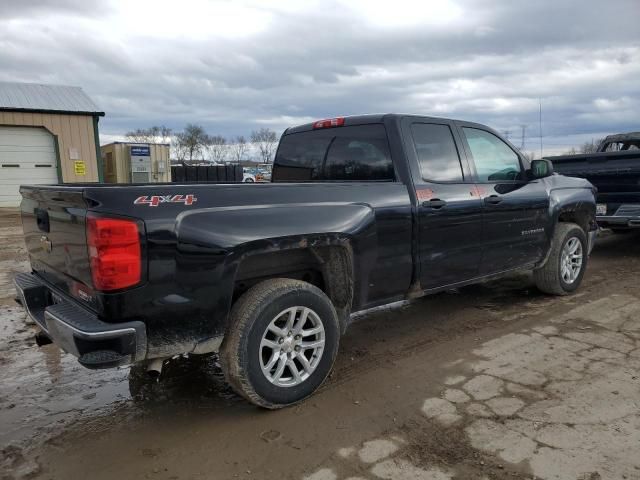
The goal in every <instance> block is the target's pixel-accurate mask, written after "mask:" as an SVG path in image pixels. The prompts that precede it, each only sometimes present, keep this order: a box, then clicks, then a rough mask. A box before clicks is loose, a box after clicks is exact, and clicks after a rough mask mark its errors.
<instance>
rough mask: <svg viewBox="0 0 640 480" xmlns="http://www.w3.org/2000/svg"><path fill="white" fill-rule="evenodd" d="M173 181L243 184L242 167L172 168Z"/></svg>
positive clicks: (193, 166) (202, 166)
mask: <svg viewBox="0 0 640 480" xmlns="http://www.w3.org/2000/svg"><path fill="white" fill-rule="evenodd" d="M171 181H172V182H176V183H188V182H242V167H241V166H240V165H211V166H209V165H187V166H183V165H175V166H172V167H171Z"/></svg>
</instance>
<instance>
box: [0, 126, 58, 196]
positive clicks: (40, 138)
mask: <svg viewBox="0 0 640 480" xmlns="http://www.w3.org/2000/svg"><path fill="white" fill-rule="evenodd" d="M35 183H40V184H47V183H58V173H57V169H56V149H55V143H54V141H53V135H51V134H50V133H49V132H47V131H46V130H45V129H44V128H35V127H0V207H17V206H18V205H20V191H19V188H20V185H25V184H35Z"/></svg>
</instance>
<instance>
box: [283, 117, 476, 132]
mask: <svg viewBox="0 0 640 480" xmlns="http://www.w3.org/2000/svg"><path fill="white" fill-rule="evenodd" d="M389 117H395V118H404V117H414V118H425V119H430V120H444V121H447V122H452V121H461V120H455V119H452V118H444V117H433V116H431V115H420V114H417V113H371V114H366V115H348V116H340V115H338V116H336V117H327V118H325V119H322V118H318V119H317V120H315V121H313V122H310V123H305V124H302V125H297V126H295V127H289V128H287V129H286V130H285V131H284V134H283V135H287V134H290V133H298V132H307V131H310V130H313V125H314V124H315V123H316V122H318V121H321V120H329V119H331V118H344V126H353V125H365V124H368V123H382V122H383V121H384V119H385V118H389ZM465 123H472V122H465Z"/></svg>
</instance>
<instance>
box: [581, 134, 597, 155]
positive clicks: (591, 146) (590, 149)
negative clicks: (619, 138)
mask: <svg viewBox="0 0 640 480" xmlns="http://www.w3.org/2000/svg"><path fill="white" fill-rule="evenodd" d="M601 142H602V139H601V138H600V139H598V140H594V139H593V138H592V139H591V141H590V142H584V143H583V144H582V145H580V153H596V152H597V151H598V145H600V143H601Z"/></svg>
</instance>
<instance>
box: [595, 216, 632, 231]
mask: <svg viewBox="0 0 640 480" xmlns="http://www.w3.org/2000/svg"><path fill="white" fill-rule="evenodd" d="M596 221H597V222H598V225H599V226H601V227H604V228H610V227H613V228H640V216H632V217H627V216H618V215H608V216H601V217H596Z"/></svg>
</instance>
